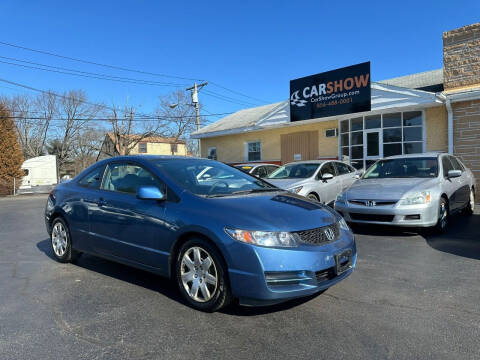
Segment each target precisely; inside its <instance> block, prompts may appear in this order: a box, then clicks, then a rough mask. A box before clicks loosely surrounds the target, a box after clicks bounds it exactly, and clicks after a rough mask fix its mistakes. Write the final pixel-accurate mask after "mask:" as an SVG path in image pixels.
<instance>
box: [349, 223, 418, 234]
mask: <svg viewBox="0 0 480 360" xmlns="http://www.w3.org/2000/svg"><path fill="white" fill-rule="evenodd" d="M349 226H350V228H351V229H352V231H353V232H354V233H355V234H357V235H373V236H388V237H400V236H401V237H405V236H416V235H418V233H419V230H418V229H415V228H406V227H395V226H388V225H377V224H374V225H373V224H353V223H351V224H349Z"/></svg>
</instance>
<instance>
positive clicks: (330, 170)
mask: <svg viewBox="0 0 480 360" xmlns="http://www.w3.org/2000/svg"><path fill="white" fill-rule="evenodd" d="M325 174H332V175H333V176H335V175H336V173H335V165H334V164H333V162H331V161H329V162H326V163H324V164H323V166H322V168H321V169H320V175H321V176H324V175H325Z"/></svg>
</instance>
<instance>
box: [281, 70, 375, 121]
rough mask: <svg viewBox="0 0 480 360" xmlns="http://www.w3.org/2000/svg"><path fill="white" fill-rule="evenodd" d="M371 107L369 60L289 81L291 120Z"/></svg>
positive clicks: (338, 113)
mask: <svg viewBox="0 0 480 360" xmlns="http://www.w3.org/2000/svg"><path fill="white" fill-rule="evenodd" d="M370 110H371V97H370V62H364V63H361V64H357V65H352V66H348V67H344V68H341V69H336V70H331V71H327V72H324V73H321V74H316V75H311V76H306V77H303V78H300V79H295V80H291V81H290V121H301V120H309V119H316V118H322V117H326V116H335V115H342V114H349V113H356V112H362V111H370Z"/></svg>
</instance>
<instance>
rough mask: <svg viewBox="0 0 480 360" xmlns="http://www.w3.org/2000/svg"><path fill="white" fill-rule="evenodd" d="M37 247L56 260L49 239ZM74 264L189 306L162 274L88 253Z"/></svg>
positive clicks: (39, 243) (40, 242)
mask: <svg viewBox="0 0 480 360" xmlns="http://www.w3.org/2000/svg"><path fill="white" fill-rule="evenodd" d="M37 248H38V249H39V250H40V251H41V252H43V253H44V254H45V255H46V256H48V257H49V258H50V259H52V260H53V261H56V259H55V256H54V255H53V251H52V248H51V246H50V240H49V239H45V240H42V241H39V242H38V243H37ZM73 265H74V266H78V267H81V268H83V269H86V270H90V271H94V272H96V273H100V274H102V275H106V276H109V277H111V278H114V279H118V280H121V281H125V282H128V283H130V284H132V285H136V286H141V287H144V288H146V289H149V290H152V291H157V292H159V293H161V294H162V295H165V296H166V297H168V298H170V299H172V300H174V301H177V302H179V303H181V304H184V305H186V306H188V304H187V303H186V302H185V301H184V300H183V298H182V297H181V295H180V293H179V292H178V290H177V288H176V286H175V284H174V283H173V282H172V281H170V279H167V278H165V277H162V276H160V275H157V274H153V273H150V272H148V271H144V270H140V269H137V268H134V267H131V266H128V265H123V264H120V263H117V262H114V261H110V260H107V259H103V258H100V257H97V256H93V255H88V254H82V256H81V257H80V258H79V259H78V260H77V261H75V263H74V264H73Z"/></svg>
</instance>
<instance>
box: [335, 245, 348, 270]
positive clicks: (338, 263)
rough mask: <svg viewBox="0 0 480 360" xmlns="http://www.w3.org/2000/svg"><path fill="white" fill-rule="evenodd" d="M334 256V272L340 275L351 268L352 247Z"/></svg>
mask: <svg viewBox="0 0 480 360" xmlns="http://www.w3.org/2000/svg"><path fill="white" fill-rule="evenodd" d="M334 257H335V273H336V274H337V275H340V274H342V273H344V272H345V271H347V270H349V269H351V268H352V249H347V250H344V251H342V252H340V253H338V254H335V255H334Z"/></svg>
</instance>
